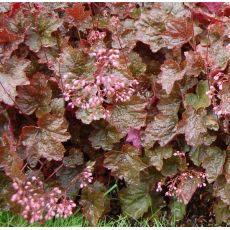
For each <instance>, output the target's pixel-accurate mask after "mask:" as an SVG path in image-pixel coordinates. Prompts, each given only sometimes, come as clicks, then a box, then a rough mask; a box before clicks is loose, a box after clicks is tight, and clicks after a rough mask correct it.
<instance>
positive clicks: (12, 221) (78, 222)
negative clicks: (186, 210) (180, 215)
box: [0, 212, 175, 227]
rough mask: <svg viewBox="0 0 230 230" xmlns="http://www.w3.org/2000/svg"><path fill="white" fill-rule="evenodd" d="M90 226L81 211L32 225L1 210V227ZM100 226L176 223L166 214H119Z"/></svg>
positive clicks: (159, 225) (160, 225)
mask: <svg viewBox="0 0 230 230" xmlns="http://www.w3.org/2000/svg"><path fill="white" fill-rule="evenodd" d="M28 226H31V227H40V226H42V227H88V226H89V224H88V221H87V220H86V219H85V218H83V217H82V215H81V214H80V212H76V213H75V214H74V215H73V216H71V217H69V218H67V219H61V218H58V219H57V218H56V219H54V220H50V221H46V222H45V223H43V224H40V223H35V224H33V225H30V224H29V223H28V222H27V221H26V220H24V219H23V218H21V217H19V216H16V215H14V214H11V213H10V212H1V213H0V227H28ZM97 226H98V227H131V226H136V227H152V226H154V227H167V226H175V223H173V222H171V223H169V222H168V221H167V219H166V217H165V216H163V217H161V219H156V218H152V219H151V220H150V219H144V220H140V221H132V220H131V219H130V218H129V217H127V216H119V217H118V218H117V219H116V220H115V219H109V220H101V221H99V223H98V225H97Z"/></svg>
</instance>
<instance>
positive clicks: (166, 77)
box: [158, 59, 185, 94]
mask: <svg viewBox="0 0 230 230" xmlns="http://www.w3.org/2000/svg"><path fill="white" fill-rule="evenodd" d="M184 74H185V69H184V70H182V69H181V67H180V65H179V64H178V63H177V62H176V61H174V60H172V59H171V60H166V61H165V62H164V64H163V65H162V66H161V73H160V74H159V76H158V77H159V83H160V84H161V85H162V88H163V89H164V90H165V91H166V93H167V94H170V93H171V91H172V89H173V86H174V84H175V82H177V81H179V80H181V79H182V78H183V76H184Z"/></svg>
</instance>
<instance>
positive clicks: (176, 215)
mask: <svg viewBox="0 0 230 230" xmlns="http://www.w3.org/2000/svg"><path fill="white" fill-rule="evenodd" d="M170 210H171V213H172V218H173V219H174V220H175V221H179V220H182V219H183V218H184V217H185V214H186V205H185V204H184V203H183V202H179V201H177V200H176V199H173V200H171V201H170Z"/></svg>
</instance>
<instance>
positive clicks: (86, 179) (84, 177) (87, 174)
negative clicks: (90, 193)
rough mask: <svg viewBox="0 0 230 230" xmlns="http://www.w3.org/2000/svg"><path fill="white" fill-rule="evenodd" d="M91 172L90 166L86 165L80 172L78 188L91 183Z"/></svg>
mask: <svg viewBox="0 0 230 230" xmlns="http://www.w3.org/2000/svg"><path fill="white" fill-rule="evenodd" d="M92 175H93V173H92V167H91V166H87V167H86V168H85V169H84V170H83V172H82V173H81V174H80V177H81V184H80V188H84V187H86V186H87V184H89V183H92V181H93V177H92Z"/></svg>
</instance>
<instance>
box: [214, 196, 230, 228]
mask: <svg viewBox="0 0 230 230" xmlns="http://www.w3.org/2000/svg"><path fill="white" fill-rule="evenodd" d="M213 211H214V213H215V220H216V223H217V224H218V225H220V224H222V223H223V222H225V223H228V224H229V219H230V210H229V205H227V204H225V203H224V202H223V201H221V200H217V201H216V202H215V203H214V207H213Z"/></svg>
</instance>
